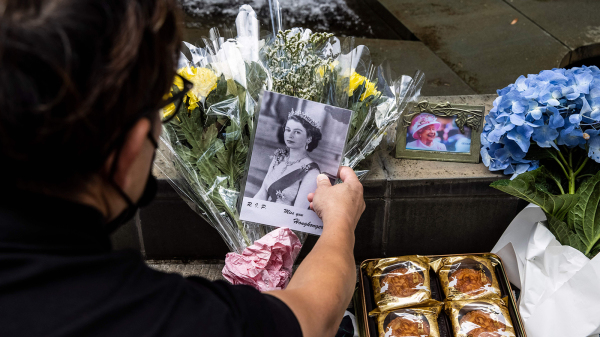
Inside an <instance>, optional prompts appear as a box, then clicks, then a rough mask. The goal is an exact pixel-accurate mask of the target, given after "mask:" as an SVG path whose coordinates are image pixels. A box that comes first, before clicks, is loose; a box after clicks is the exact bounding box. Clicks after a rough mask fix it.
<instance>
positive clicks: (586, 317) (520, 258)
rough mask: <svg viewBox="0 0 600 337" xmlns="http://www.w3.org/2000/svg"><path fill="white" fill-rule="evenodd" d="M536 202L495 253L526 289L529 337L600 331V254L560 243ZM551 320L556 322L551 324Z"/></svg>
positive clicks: (523, 302) (523, 301) (523, 307)
mask: <svg viewBox="0 0 600 337" xmlns="http://www.w3.org/2000/svg"><path fill="white" fill-rule="evenodd" d="M545 220H546V217H545V215H544V213H543V212H542V210H541V209H540V208H539V207H538V206H535V205H533V204H530V205H529V206H528V207H526V208H525V209H524V210H523V211H521V213H519V214H518V215H517V217H515V219H514V220H513V221H512V222H511V224H510V225H509V226H508V228H507V229H506V231H505V232H504V234H503V235H502V237H501V238H500V240H499V241H498V243H497V244H496V246H495V247H494V249H492V252H494V253H496V254H497V255H498V256H500V257H501V258H502V260H503V261H504V265H505V267H506V270H507V276H508V278H509V280H510V282H511V283H512V284H514V285H516V286H519V287H520V289H521V294H520V297H519V302H518V304H519V311H520V312H521V317H522V318H523V322H524V325H525V330H526V331H527V335H528V336H529V337H538V336H540V337H541V336H544V337H554V336H556V337H559V336H589V335H595V334H598V333H600V305H599V304H598V303H600V289H599V288H598V286H597V285H598V284H599V283H600V256H596V257H594V258H593V259H591V260H590V259H589V258H587V257H586V256H585V255H584V254H583V253H582V252H580V251H578V250H577V249H575V248H573V247H570V246H567V245H561V244H560V243H559V242H558V241H557V240H556V239H555V237H554V235H552V233H551V232H550V231H549V230H548V229H547V228H546V226H545V224H544V222H545ZM550 322H552V323H550Z"/></svg>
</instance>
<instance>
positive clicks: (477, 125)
mask: <svg viewBox="0 0 600 337" xmlns="http://www.w3.org/2000/svg"><path fill="white" fill-rule="evenodd" d="M407 111H408V113H404V114H403V115H402V116H401V117H400V120H399V121H398V127H397V131H396V158H406V159H420V160H437V161H453V162H464V163H479V157H480V156H479V152H480V150H479V149H480V147H481V139H480V135H481V130H482V129H483V120H484V118H483V117H484V112H485V107H484V106H477V105H459V104H456V105H455V104H450V103H439V104H432V103H429V102H427V101H422V102H419V103H418V104H413V105H412V106H411V107H409V110H407ZM422 114H425V115H424V117H422V118H421V119H423V120H424V119H425V118H428V120H427V122H428V123H426V122H425V121H420V120H416V121H415V125H413V120H414V119H415V118H416V117H417V116H419V115H422ZM428 115H433V116H435V117H431V116H428ZM438 118H439V119H438ZM439 121H445V122H446V123H445V124H442V123H441V122H439ZM419 123H421V124H420V125H424V124H427V125H437V124H439V125H440V126H441V125H444V126H446V129H445V130H447V129H450V131H449V132H453V133H454V134H453V135H452V137H456V138H457V139H459V140H461V144H460V146H459V145H458V144H457V143H458V141H456V143H455V144H454V145H452V144H451V143H448V147H447V145H446V144H442V143H443V142H445V141H442V142H439V141H438V143H437V144H435V143H433V142H430V143H429V146H427V145H426V144H425V143H427V141H425V143H422V142H421V138H419V139H415V138H413V136H414V134H416V135H417V136H415V137H420V135H421V134H419V133H417V132H414V134H409V128H411V126H413V129H414V128H415V127H416V128H417V131H419V130H420V129H421V128H423V127H421V128H419V127H418V126H419V125H418V124H419ZM448 125H449V126H448ZM445 130H444V131H442V133H443V136H444V137H447V132H446V131H445ZM432 132H433V131H432ZM435 132H436V139H437V138H439V136H438V135H439V133H440V131H439V130H437V129H436V130H435ZM461 135H462V136H461ZM467 135H469V136H468V137H467ZM407 138H408V139H409V140H412V141H411V142H408V141H407ZM465 139H470V146H468V145H467V144H468V143H467V141H466V140H465ZM407 144H408V145H409V148H408V149H407ZM466 149H468V151H466Z"/></svg>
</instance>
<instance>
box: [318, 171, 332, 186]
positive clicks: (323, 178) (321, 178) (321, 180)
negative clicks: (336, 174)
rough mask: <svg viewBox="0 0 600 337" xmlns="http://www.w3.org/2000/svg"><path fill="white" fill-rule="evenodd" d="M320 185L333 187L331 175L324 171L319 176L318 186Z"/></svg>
mask: <svg viewBox="0 0 600 337" xmlns="http://www.w3.org/2000/svg"><path fill="white" fill-rule="evenodd" d="M319 187H331V181H329V177H327V176H326V175H324V174H322V173H321V174H319V175H318V176H317V188H319Z"/></svg>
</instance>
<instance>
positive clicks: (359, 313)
mask: <svg viewBox="0 0 600 337" xmlns="http://www.w3.org/2000/svg"><path fill="white" fill-rule="evenodd" d="M484 254H488V255H492V256H494V257H496V258H497V259H498V261H500V264H499V265H497V266H496V267H495V268H494V272H495V273H496V278H497V279H498V283H499V285H500V291H501V293H502V294H501V296H502V298H504V297H505V296H507V297H508V303H507V305H508V311H509V314H510V319H511V321H512V325H513V327H514V329H515V334H516V336H517V337H526V336H527V334H526V333H525V328H524V327H523V323H522V319H521V314H520V313H519V309H518V307H517V304H516V302H515V297H514V295H513V292H512V289H511V285H510V282H509V281H508V278H507V277H506V272H505V271H504V265H503V262H502V259H500V257H499V256H497V255H495V254H492V253H476V254H452V255H428V256H427V257H429V258H430V259H432V260H433V259H437V258H441V257H448V256H464V255H475V256H480V255H484ZM373 260H377V259H368V260H365V261H363V262H362V263H361V264H360V269H359V273H358V288H357V289H356V292H355V294H354V307H355V310H356V320H357V324H358V330H359V335H360V336H361V337H378V336H379V333H378V331H377V319H376V317H369V315H368V314H369V312H370V311H371V310H373V309H374V308H375V307H376V305H375V301H374V299H373V287H372V284H371V278H370V277H369V276H368V275H367V274H366V272H365V270H364V268H363V266H364V265H365V264H366V263H367V262H369V261H373ZM429 275H430V278H431V296H432V298H433V299H435V300H438V301H440V302H442V301H443V300H444V293H443V291H442V286H441V284H440V281H439V279H438V277H437V274H436V273H434V272H433V270H431V271H430V273H429ZM438 325H439V328H440V336H441V337H454V336H453V333H452V326H451V322H450V319H449V317H448V316H447V315H446V313H445V311H444V310H443V309H442V312H441V313H440V316H439V318H438Z"/></svg>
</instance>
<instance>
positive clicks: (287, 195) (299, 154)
mask: <svg viewBox="0 0 600 337" xmlns="http://www.w3.org/2000/svg"><path fill="white" fill-rule="evenodd" d="M282 132H283V139H284V142H285V147H284V148H279V149H277V150H275V153H274V154H273V155H272V156H271V158H272V159H271V164H270V165H269V169H268V171H267V175H266V176H265V179H264V180H263V183H262V186H261V187H260V189H259V191H258V192H257V193H256V194H255V195H254V199H258V200H266V201H270V202H275V203H280V204H286V205H290V206H295V207H300V208H303V209H307V208H309V205H310V203H309V202H308V199H307V198H306V197H305V196H307V195H308V194H309V193H312V192H314V191H315V189H316V178H317V175H319V173H321V170H320V169H319V165H318V164H317V163H316V162H315V160H314V159H313V158H311V156H310V154H311V152H312V151H313V150H314V149H316V148H317V147H318V146H319V141H320V140H321V137H322V135H321V125H320V124H319V122H318V121H316V120H315V119H313V118H311V117H310V116H309V115H308V114H307V113H305V112H302V111H294V110H293V109H292V111H290V113H289V115H288V119H287V121H286V122H285V124H283V125H282ZM299 196H301V197H299ZM302 196H304V197H302Z"/></svg>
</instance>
